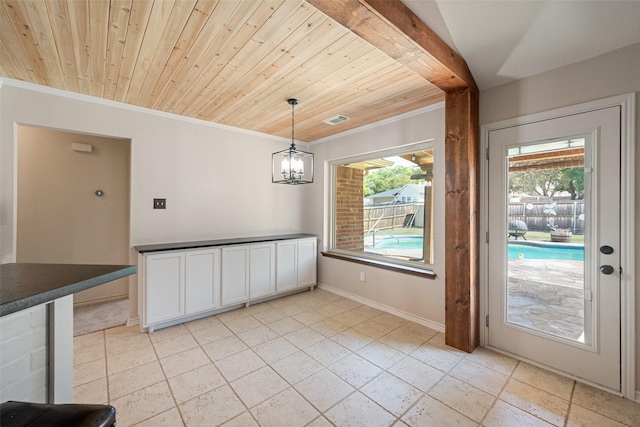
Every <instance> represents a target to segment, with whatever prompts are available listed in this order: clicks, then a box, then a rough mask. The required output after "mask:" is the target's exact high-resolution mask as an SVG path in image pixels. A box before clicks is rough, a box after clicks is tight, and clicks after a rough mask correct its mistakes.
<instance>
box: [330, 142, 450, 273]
mask: <svg viewBox="0 0 640 427" xmlns="http://www.w3.org/2000/svg"><path fill="white" fill-rule="evenodd" d="M423 150H433V151H434V158H435V157H436V156H437V154H436V153H437V151H436V148H435V143H434V140H433V139H429V140H425V141H420V142H416V143H412V144H407V145H402V146H397V147H392V148H388V149H383V150H377V151H370V152H367V153H363V154H357V155H353V156H347V157H341V158H337V159H333V160H328V161H327V162H326V164H327V172H328V173H327V178H326V179H327V180H328V188H329V195H328V196H329V197H328V203H327V207H328V215H327V218H328V219H329V221H328V224H327V225H328V227H329V239H328V240H329V241H328V246H327V251H328V252H329V253H333V254H336V255H341V256H344V257H345V258H354V257H357V258H360V259H363V260H371V261H372V262H379V263H384V264H388V265H392V266H398V267H401V268H402V267H405V268H410V269H411V270H418V271H424V272H425V273H427V274H433V266H434V264H433V263H426V262H419V261H405V260H402V259H398V258H393V257H388V256H384V255H377V254H369V253H364V252H354V251H348V250H344V249H337V248H335V242H336V238H335V210H336V203H335V194H336V169H337V167H338V166H340V165H345V164H348V163H357V162H361V161H364V160H368V159H372V158H382V157H392V156H398V155H401V154H407V153H410V152H412V151H416V152H418V151H423ZM435 161H439V160H437V159H436V160H435ZM440 161H441V160H440ZM440 185H444V184H440ZM435 201H436V199H435V197H434V203H435ZM432 232H433V230H432ZM423 235H424V233H423ZM434 244H436V243H435V241H434ZM434 252H436V249H435V248H434ZM432 259H433V260H434V262H435V256H434V254H432ZM434 277H435V275H434Z"/></svg>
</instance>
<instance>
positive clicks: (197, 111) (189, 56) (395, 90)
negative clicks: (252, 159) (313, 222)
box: [0, 0, 444, 142]
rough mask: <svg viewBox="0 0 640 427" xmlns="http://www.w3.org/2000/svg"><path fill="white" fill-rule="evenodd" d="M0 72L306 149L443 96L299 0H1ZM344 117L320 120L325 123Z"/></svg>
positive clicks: (408, 68)
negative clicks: (292, 141)
mask: <svg viewBox="0 0 640 427" xmlns="http://www.w3.org/2000/svg"><path fill="white" fill-rule="evenodd" d="M1 3H2V5H1V7H0V41H1V43H0V75H2V76H6V77H9V78H12V79H18V80H24V81H27V82H32V83H37V84H41V85H45V86H50V87H53V88H58V89H64V90H69V91H73V92H78V93H83V94H87V95H92V96H97V97H100V98H105V99H110V100H115V101H120V102H124V103H127V104H132V105H138V106H143V107H148V108H152V109H155V110H160V111H165V112H169V113H174V114H179V115H183V116H188V117H193V118H198V119H202V120H207V121H212V122H216V123H221V124H226V125H231V126H236V127H239V128H243V129H248V130H253V131H257V132H264V133H267V134H271V135H278V136H283V137H290V136H291V107H290V106H289V104H287V102H286V100H287V99H288V98H291V97H295V98H299V99H300V104H299V105H298V106H297V107H296V126H295V135H296V140H298V141H306V142H310V141H314V140H317V139H320V138H323V137H326V136H329V135H332V134H335V133H339V132H343V131H345V130H349V129H352V128H355V127H359V126H362V125H365V124H369V123H373V122H376V121H379V120H382V119H385V118H389V117H393V116H396V115H399V114H402V113H405V112H408V111H412V110H415V109H418V108H421V107H425V106H428V105H431V104H434V103H436V102H439V101H442V100H444V92H443V91H442V90H440V89H438V88H437V87H436V86H434V85H433V84H431V83H430V82H429V81H427V80H425V78H424V77H422V76H420V75H418V73H416V71H414V70H412V69H411V67H409V66H406V65H404V64H403V63H402V62H400V61H398V60H396V59H393V58H391V57H390V56H389V55H388V54H386V53H383V52H382V51H380V50H378V49H377V48H375V47H374V46H373V45H371V44H370V43H368V42H367V41H365V40H363V39H362V38H361V37H358V36H357V35H356V34H354V33H353V32H352V31H349V29H347V28H345V27H344V26H342V25H340V24H338V23H336V22H335V21H334V20H332V19H330V18H328V17H327V16H326V15H325V14H324V13H322V12H320V11H318V10H317V9H316V8H314V7H313V6H311V5H310V4H309V3H307V2H305V1H302V0H242V1H237V0H199V1H196V0H100V1H72V0H69V1H60V0H1ZM338 114H341V115H345V116H347V117H349V118H350V120H348V121H345V122H342V123H340V124H337V125H328V124H325V123H323V122H322V121H323V120H325V119H328V118H330V117H332V116H335V115H338Z"/></svg>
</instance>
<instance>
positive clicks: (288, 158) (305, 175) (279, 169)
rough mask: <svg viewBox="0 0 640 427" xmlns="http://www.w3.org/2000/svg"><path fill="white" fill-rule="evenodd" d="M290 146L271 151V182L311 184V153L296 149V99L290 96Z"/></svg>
mask: <svg viewBox="0 0 640 427" xmlns="http://www.w3.org/2000/svg"><path fill="white" fill-rule="evenodd" d="M287 102H288V103H289V104H290V105H291V146H290V147H289V148H287V149H286V150H282V151H278V152H277V153H273V155H272V158H271V182H273V183H276V184H292V185H298V184H311V183H312V182H313V153H308V152H306V151H301V150H298V149H296V144H295V139H294V125H295V122H294V119H295V117H294V109H295V106H296V105H297V104H298V100H297V99H294V98H291V99H288V100H287Z"/></svg>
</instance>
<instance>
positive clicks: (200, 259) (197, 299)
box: [185, 248, 220, 315]
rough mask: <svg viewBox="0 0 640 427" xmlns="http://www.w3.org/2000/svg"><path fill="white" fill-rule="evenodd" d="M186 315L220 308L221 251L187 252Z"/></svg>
mask: <svg viewBox="0 0 640 427" xmlns="http://www.w3.org/2000/svg"><path fill="white" fill-rule="evenodd" d="M185 261H186V269H185V272H186V277H185V279H186V280H185V281H186V285H185V313H186V314H187V315H191V314H196V313H201V312H203V311H208V310H212V309H216V308H218V307H220V249H219V248H212V249H205V250H194V251H187V252H186V260H185Z"/></svg>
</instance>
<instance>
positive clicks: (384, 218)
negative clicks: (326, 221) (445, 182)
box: [330, 143, 434, 269]
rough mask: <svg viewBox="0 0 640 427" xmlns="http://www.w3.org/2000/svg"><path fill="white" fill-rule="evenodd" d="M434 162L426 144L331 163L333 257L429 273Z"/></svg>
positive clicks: (431, 242) (331, 248)
mask: <svg viewBox="0 0 640 427" xmlns="http://www.w3.org/2000/svg"><path fill="white" fill-rule="evenodd" d="M433 160H434V155H433V146H432V145H431V144H430V143H421V144H416V145H415V146H413V147H412V148H411V151H407V148H406V147H405V148H403V149H400V150H398V149H396V150H386V151H383V152H378V153H375V154H369V155H364V156H357V157H352V158H348V159H339V160H336V161H333V162H331V171H332V176H331V177H332V205H331V242H330V252H331V254H332V255H343V256H345V257H347V258H348V257H357V258H358V259H359V260H362V259H364V260H367V259H368V260H371V261H372V262H373V261H384V262H385V263H386V264H388V263H392V264H394V265H398V266H409V267H413V268H416V267H417V268H419V269H420V268H424V269H428V268H429V267H428V266H430V265H431V264H432V263H433V233H432V229H433Z"/></svg>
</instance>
